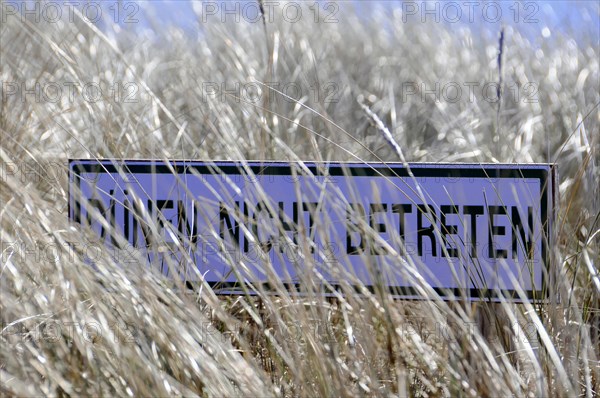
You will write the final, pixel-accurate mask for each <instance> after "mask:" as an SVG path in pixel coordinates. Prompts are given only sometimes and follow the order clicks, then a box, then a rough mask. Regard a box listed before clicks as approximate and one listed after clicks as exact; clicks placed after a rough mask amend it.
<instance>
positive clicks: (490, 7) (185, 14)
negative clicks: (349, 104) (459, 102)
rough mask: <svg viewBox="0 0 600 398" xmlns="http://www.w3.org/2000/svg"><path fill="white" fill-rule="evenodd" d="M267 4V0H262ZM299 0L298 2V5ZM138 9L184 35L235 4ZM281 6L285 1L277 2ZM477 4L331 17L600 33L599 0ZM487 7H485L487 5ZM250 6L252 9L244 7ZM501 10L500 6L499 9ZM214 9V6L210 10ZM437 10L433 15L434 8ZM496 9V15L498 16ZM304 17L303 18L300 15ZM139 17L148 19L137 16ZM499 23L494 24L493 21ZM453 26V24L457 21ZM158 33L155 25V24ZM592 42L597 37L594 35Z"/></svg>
mask: <svg viewBox="0 0 600 398" xmlns="http://www.w3.org/2000/svg"><path fill="white" fill-rule="evenodd" d="M265 2H268V0H265ZM301 2H302V1H297V3H301ZM137 3H138V4H139V5H140V14H139V15H147V16H148V17H150V18H148V19H154V20H156V21H160V25H161V26H165V27H166V26H167V25H170V24H171V25H176V26H179V27H181V28H183V29H184V30H185V31H187V32H190V33H194V31H197V30H198V27H199V23H201V22H202V21H199V20H198V16H197V14H196V13H195V12H194V9H196V10H197V11H198V10H204V11H209V12H211V13H212V14H211V15H209V16H207V18H213V19H215V20H219V19H220V18H229V19H230V20H231V18H234V17H233V16H232V15H230V14H229V15H228V14H226V12H225V11H226V10H225V8H230V9H233V7H235V3H236V2H231V1H228V2H224V1H209V2H204V6H203V2H202V1H198V0H154V1H137ZM237 3H238V4H240V6H239V7H240V10H243V7H245V6H246V7H247V8H245V10H246V12H245V13H244V11H241V13H242V18H241V21H242V23H243V22H244V21H246V23H247V21H248V20H251V19H253V18H254V16H255V15H256V14H255V12H256V10H257V8H256V7H255V6H254V4H256V2H251V1H239V2H237ZM279 3H280V4H284V3H283V1H281V2H279ZM304 3H308V4H313V5H314V4H315V2H314V0H311V1H304ZM478 3H479V5H474V6H471V7H472V8H471V10H469V6H468V5H466V4H468V3H466V2H465V1H463V0H459V1H439V2H423V1H408V2H404V5H403V2H402V1H363V2H359V1H341V2H338V3H337V4H338V6H336V7H338V8H339V10H337V12H336V14H335V16H334V18H338V19H343V18H344V13H347V12H352V13H355V12H357V11H358V12H359V13H360V14H361V15H364V16H365V17H366V16H368V14H369V12H370V10H372V9H373V5H374V4H375V5H378V6H381V7H383V8H393V7H395V8H400V9H404V11H405V14H406V15H405V18H406V21H407V22H413V23H420V22H421V20H422V19H426V23H434V18H435V17H436V16H437V17H439V18H440V22H441V23H447V24H449V25H452V26H457V27H459V26H460V25H461V24H462V25H469V26H471V27H473V28H480V27H481V28H486V27H487V28H490V29H491V30H498V29H499V27H500V26H501V25H502V24H504V25H512V26H513V27H515V28H516V29H518V30H520V31H523V32H525V33H528V34H531V35H533V36H537V35H539V34H541V33H542V32H543V31H544V28H547V30H546V31H545V32H544V33H546V34H547V33H548V31H550V32H551V33H554V32H557V31H563V32H569V33H575V34H578V32H579V33H581V32H586V33H585V34H588V35H589V34H590V33H589V32H590V30H588V29H586V28H589V27H592V28H593V29H592V32H595V34H596V36H597V35H599V34H600V19H599V16H598V13H599V11H598V10H599V5H598V2H596V1H592V0H586V1H536V2H534V1H512V0H509V1H486V0H480V1H479V2H478ZM486 3H489V4H486ZM248 4H251V5H248ZM328 4H329V2H327V1H322V0H320V1H319V2H318V6H317V7H318V8H319V11H318V12H319V13H320V16H321V17H325V16H327V15H328V14H330V13H333V12H334V11H336V9H335V8H333V6H330V5H328ZM455 5H459V6H460V12H461V15H460V18H459V17H458V14H457V8H456V7H455ZM497 6H498V7H499V8H498V7H497ZM211 7H212V8H211ZM435 7H437V11H435V10H436V8H435ZM427 10H434V11H433V13H430V14H427V13H426V11H427ZM498 10H500V14H499V15H498ZM293 11H294V10H293V9H292V8H290V10H289V11H288V12H289V14H290V16H291V17H293V15H294V12H293ZM469 12H472V15H473V18H472V19H471V20H469ZM281 13H282V11H281V7H279V11H275V15H276V16H281ZM310 13H311V14H310V15H308V17H313V16H314V13H315V11H314V8H313V10H311V11H310ZM303 17H307V15H306V14H305V15H303ZM140 19H144V20H145V19H147V18H146V17H144V16H143V17H141V18H140ZM496 19H498V21H497V22H496V21H495V20H496ZM455 20H456V22H453V21H455ZM154 28H155V29H156V25H155V26H154ZM596 39H598V38H597V37H596Z"/></svg>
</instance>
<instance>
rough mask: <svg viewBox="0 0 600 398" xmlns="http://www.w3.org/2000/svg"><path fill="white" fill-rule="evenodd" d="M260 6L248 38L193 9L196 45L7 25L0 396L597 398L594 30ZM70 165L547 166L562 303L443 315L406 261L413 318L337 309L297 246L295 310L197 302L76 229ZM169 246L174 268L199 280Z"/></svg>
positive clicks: (394, 303)
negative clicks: (552, 180) (551, 167)
mask: <svg viewBox="0 0 600 398" xmlns="http://www.w3.org/2000/svg"><path fill="white" fill-rule="evenodd" d="M30 3H31V4H34V3H37V2H30ZM82 3H83V2H82ZM109 3H110V2H109ZM250 3H251V2H242V3H238V5H240V4H241V5H240V6H239V7H240V8H239V10H237V9H235V8H234V5H235V4H236V3H233V2H228V3H227V4H228V5H229V6H230V7H231V8H232V9H233V10H234V11H235V10H237V11H235V12H238V13H239V14H240V15H238V17H239V18H238V20H236V18H235V16H236V15H235V12H234V13H233V14H231V15H228V14H225V15H222V14H221V13H220V11H221V10H220V9H219V7H223V6H224V5H223V4H224V3H219V2H200V1H197V2H192V5H193V15H194V18H195V19H196V22H195V24H194V25H193V27H192V28H191V29H190V28H189V27H188V28H185V29H184V28H182V27H180V26H177V25H176V24H167V23H165V22H164V21H162V20H161V15H160V13H159V14H145V13H143V12H142V11H143V10H142V11H140V12H139V13H137V14H135V15H133V14H131V12H133V11H135V10H137V9H136V8H135V7H134V5H133V3H128V2H117V1H114V2H112V3H110V4H109V5H106V4H105V7H104V8H102V10H103V11H104V17H103V18H102V19H99V20H98V21H95V20H94V21H92V20H91V18H90V13H89V12H90V10H89V9H86V12H87V14H86V13H84V12H83V11H82V10H83V8H81V7H79V6H72V7H63V8H62V15H61V17H60V18H59V17H58V16H57V14H53V12H55V11H56V10H55V9H53V8H52V7H54V5H56V4H59V3H56V2H55V3H52V2H39V3H37V4H38V6H39V9H35V8H34V12H30V13H28V14H26V15H23V12H22V11H23V9H22V8H19V6H18V5H19V4H22V3H14V2H3V3H2V15H0V22H1V25H0V80H1V82H2V93H1V94H2V103H1V108H0V134H1V139H0V203H1V206H0V224H1V229H0V231H1V232H0V241H1V246H0V250H1V253H0V258H1V265H0V331H1V333H0V393H1V394H2V396H15V397H17V396H18V397H29V396H71V397H83V396H94V397H96V396H115V397H117V396H132V397H133V396H136V397H137V396H144V397H164V396H201V397H271V396H272V397H296V396H298V397H338V396H339V397H354V396H357V397H358V396H364V397H367V396H385V397H392V396H398V397H480V396H481V397H596V396H598V395H599V394H600V274H599V271H598V268H599V264H600V150H599V149H600V111H599V106H600V66H599V62H600V61H599V60H600V22H599V21H600V6H599V5H598V4H597V3H596V2H579V3H577V4H575V5H573V7H579V8H578V9H580V12H581V15H582V17H581V23H580V24H578V25H577V26H575V25H573V24H569V23H565V24H562V25H560V27H556V26H545V25H544V21H545V18H546V16H547V13H549V12H552V11H551V10H548V9H545V8H543V7H542V8H540V9H539V10H538V11H539V13H538V14H537V15H536V17H537V19H539V20H540V21H541V22H538V23H537V24H533V25H532V24H527V23H526V22H524V19H523V15H525V11H530V10H529V9H526V8H524V7H525V6H527V4H529V3H528V2H525V3H519V4H521V6H520V7H522V9H521V11H522V14H521V15H520V16H519V19H518V21H517V22H515V21H514V20H513V19H512V14H511V17H510V18H509V21H508V22H507V23H486V21H481V20H480V19H481V18H480V17H478V16H477V14H476V16H475V18H476V21H475V22H473V23H469V22H468V21H467V23H460V24H455V23H449V22H448V21H444V18H443V15H442V18H441V20H440V21H439V22H435V21H431V20H430V21H426V22H422V21H421V17H420V15H419V14H416V15H413V14H411V13H409V12H408V11H412V10H413V9H412V8H411V9H408V8H406V7H404V8H403V6H402V4H401V3H397V4H396V3H391V2H390V3H386V2H384V3H375V2H373V3H371V2H363V3H358V2H335V3H326V2H322V3H319V2H318V3H308V2H296V3H284V2H280V3H277V4H275V5H273V4H271V3H269V4H267V3H268V2H265V3H263V2H258V3H252V4H253V7H254V8H253V9H250V8H245V7H246V6H247V4H250ZM14 4H17V6H14ZM60 4H62V3H60ZM135 4H138V3H135ZM289 4H293V5H294V9H291V8H290V6H289ZM415 4H416V6H417V7H418V6H419V5H420V4H421V3H415ZM440 4H442V3H440ZM515 4H517V3H515ZM141 5H142V6H143V5H144V3H141ZM286 5H288V7H287V9H286V12H288V13H287V14H284V13H283V9H284V8H285V7H286ZM32 7H34V6H32ZM110 7H118V8H119V10H121V13H120V14H119V15H118V18H117V16H116V14H112V13H109V12H112V11H114V8H110ZM248 7H249V6H248ZM296 7H297V8H296ZM311 7H312V8H311ZM67 8H68V9H67ZM142 8H143V7H142ZM298 9H299V10H301V12H300V14H296V13H297V10H298ZM36 10H37V11H36ZM261 10H262V13H261ZM317 10H318V12H317ZM69 11H70V13H69ZM557 12H559V11H557ZM36 13H38V14H36ZM244 13H246V14H244ZM129 17H132V19H131V20H128V19H127V18H129ZM292 17H293V18H292ZM477 18H479V19H477ZM129 22H131V23H129ZM497 88H499V89H497ZM77 158H85V159H96V158H98V159H123V158H125V159H157V160H167V159H198V160H208V161H210V160H233V161H239V162H242V163H243V162H245V161H250V160H278V161H293V162H303V161H316V162H345V161H351V162H355V163H362V162H402V163H404V162H432V163H438V162H453V163H460V162H468V163H500V162H502V163H555V164H556V166H557V167H558V173H559V181H558V187H557V190H558V196H559V200H558V203H557V205H556V206H557V209H556V218H555V220H554V225H553V231H552V233H551V236H547V237H545V238H546V239H548V240H549V242H551V245H550V246H549V252H550V262H549V270H548V275H547V277H548V280H549V281H550V283H549V284H548V285H547V286H546V287H545V288H546V289H547V293H548V300H547V301H546V302H539V301H529V300H524V302H522V303H515V302H511V301H510V300H500V301H496V302H490V301H486V300H480V301H472V302H471V301H469V300H467V299H465V298H464V297H455V298H453V299H450V300H445V299H443V298H441V297H440V296H439V295H438V294H437V293H436V291H434V290H433V289H432V288H431V286H429V285H428V284H427V283H426V282H424V278H423V276H422V275H420V274H419V272H417V271H416V268H415V267H414V264H406V262H400V260H398V262H397V263H396V262H393V261H392V262H391V263H389V264H387V266H388V267H390V268H391V269H394V267H396V268H398V267H403V268H402V269H403V270H405V272H406V275H408V276H407V278H409V279H410V280H411V283H413V284H414V286H416V287H417V288H418V289H417V290H418V292H419V297H418V300H398V299H395V298H394V296H393V295H392V294H391V293H390V292H389V291H387V290H385V289H382V288H380V287H381V286H379V287H378V286H375V287H374V288H373V289H367V288H366V287H365V286H364V285H363V281H361V280H360V279H359V278H353V277H352V275H346V277H347V278H346V281H345V282H344V283H342V284H341V286H340V288H339V290H337V291H335V290H329V291H328V290H327V283H325V284H324V281H323V279H322V277H321V276H320V274H319V273H318V272H315V271H314V270H315V269H317V268H318V267H320V266H322V265H323V259H321V258H319V257H318V256H315V255H313V251H312V250H311V248H310V245H308V244H306V242H299V243H298V244H297V245H296V246H295V248H296V250H297V254H298V255H299V256H301V257H302V258H303V259H304V260H303V264H302V266H303V270H304V269H305V270H306V271H302V272H301V275H302V277H301V283H300V284H299V285H300V287H299V289H298V290H293V289H292V290H290V289H288V288H286V286H285V284H284V283H282V281H281V280H279V279H278V278H277V277H276V275H275V274H274V273H273V272H270V270H271V268H270V267H271V264H270V260H269V259H268V258H265V259H262V260H261V267H263V269H264V270H265V273H266V274H268V275H269V280H268V282H269V283H268V288H267V284H264V285H260V286H255V287H254V291H253V292H250V291H246V292H245V293H243V294H239V295H219V294H216V293H215V291H214V290H213V289H211V287H210V286H208V285H206V284H198V285H196V286H194V288H193V289H188V288H187V287H186V286H184V285H182V283H181V281H179V280H177V278H175V279H173V278H165V277H164V276H162V275H161V274H160V272H157V270H156V269H155V268H156V267H153V266H149V265H148V262H147V260H146V258H144V256H143V255H140V252H138V251H137V250H135V248H133V249H132V248H127V247H124V249H122V250H116V249H115V248H114V247H112V248H111V247H109V246H107V245H105V244H103V243H102V241H100V240H99V239H98V236H96V234H95V233H94V231H92V230H90V228H87V227H84V226H82V225H79V224H76V223H73V222H72V221H70V220H69V217H68V216H69V213H68V206H67V203H68V184H69V173H68V160H69V159H77ZM332 197H333V196H332ZM264 199H265V200H268V198H264ZM336 200H339V201H340V203H342V202H343V200H344V198H342V197H340V198H338V199H336ZM326 224H327V218H322V219H317V221H316V225H315V231H316V232H315V233H317V234H319V233H325V232H324V231H327V228H328V226H327V225H326ZM106 226H107V228H108V231H107V233H108V234H113V236H115V239H117V240H118V239H121V238H119V237H118V236H117V235H118V233H117V231H111V230H110V226H109V225H108V224H107V225H106ZM273 228H275V229H282V228H285V226H284V225H282V223H281V222H279V223H278V222H275V223H274V225H273ZM361 228H362V230H363V231H362V233H363V234H365V236H368V237H370V239H373V240H377V239H378V238H377V231H375V230H373V228H371V227H370V226H369V225H366V224H365V225H361ZM150 229H153V230H156V225H151V226H150ZM203 233H206V234H217V235H218V232H216V231H203ZM215 236H216V235H215ZM159 239H160V238H159ZM162 243H165V242H162ZM184 243H189V242H184ZM157 244H158V245H159V246H160V244H161V242H160V241H159V242H157ZM340 244H342V243H340ZM165 246H168V248H169V250H171V251H172V252H171V253H170V254H172V256H167V258H170V259H171V260H167V266H168V267H170V269H176V268H177V267H181V266H182V263H185V262H186V261H187V262H188V263H189V259H190V257H189V253H188V252H186V250H187V249H186V248H189V245H187V244H179V245H177V244H176V245H173V244H171V245H165ZM365 258H366V257H365ZM343 260H344V259H343V258H342V259H341V261H342V262H343ZM409 263H410V262H409ZM188 265H189V264H188ZM230 265H231V267H232V269H233V270H234V271H235V272H242V271H243V270H244V269H245V268H244V267H245V265H244V264H242V263H241V262H236V261H233V260H232V261H231V262H230ZM365 267H367V268H368V267H373V265H372V264H370V263H369V264H367V260H365ZM332 272H333V271H332ZM403 272H404V271H403ZM197 276H198V275H197ZM198 277H200V276H198ZM324 291H325V292H328V293H329V294H325V295H324V294H322V293H323V292H324Z"/></svg>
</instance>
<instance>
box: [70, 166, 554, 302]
mask: <svg viewBox="0 0 600 398" xmlns="http://www.w3.org/2000/svg"><path fill="white" fill-rule="evenodd" d="M408 166H409V167H408V168H407V167H404V165H402V164H399V163H386V164H384V163H368V164H366V163H284V162H244V163H242V162H225V161H217V162H202V161H169V162H168V163H165V162H163V161H159V160H118V161H115V160H71V161H70V165H69V169H70V184H69V217H70V219H71V220H73V221H74V222H77V223H80V224H84V225H87V226H89V227H90V228H92V229H93V230H94V231H95V232H96V233H97V234H98V236H99V238H100V239H101V240H102V242H104V243H105V244H106V245H109V246H112V247H115V246H118V247H124V246H126V247H127V248H129V249H133V250H136V251H138V252H141V253H142V254H143V256H144V257H145V258H147V259H148V261H149V263H151V264H159V265H161V266H162V265H164V264H165V263H168V261H167V260H168V259H167V257H169V259H170V260H173V261H172V262H171V263H173V262H175V263H178V264H182V266H181V268H180V270H179V271H178V272H179V276H181V277H184V278H185V279H186V280H188V281H192V282H193V281H199V280H200V278H204V280H206V281H207V282H208V283H210V284H211V286H213V287H215V289H220V288H222V289H223V290H222V291H223V292H225V291H226V292H229V293H231V292H234V291H235V290H236V289H237V288H239V287H240V286H242V285H243V284H244V283H245V282H251V283H252V284H253V285H254V286H256V285H257V284H261V283H266V282H267V281H268V280H269V278H273V277H276V278H279V279H280V280H282V281H283V282H284V283H285V284H287V285H288V286H290V285H291V286H301V285H302V283H303V281H304V280H306V278H307V276H308V275H312V276H317V278H320V280H321V281H323V283H324V284H329V285H331V286H333V287H336V286H339V285H340V283H341V282H342V281H344V280H346V281H354V282H350V283H354V284H355V282H356V281H360V282H361V283H362V284H364V285H366V286H367V287H370V288H373V286H376V285H379V286H385V287H386V288H388V289H390V291H391V292H392V293H393V294H394V295H395V296H396V297H407V298H408V297H411V298H415V297H419V296H422V294H423V290H422V288H419V286H420V285H422V284H423V282H426V283H428V284H429V285H431V286H432V287H433V288H434V289H435V290H436V291H437V292H438V293H439V294H440V295H441V296H442V297H447V298H448V297H452V296H453V295H457V296H458V295H461V294H466V295H467V296H469V297H471V298H472V299H481V298H489V299H498V297H499V294H498V293H501V294H502V296H505V297H509V298H511V299H513V300H517V301H518V298H517V294H516V292H517V290H518V288H520V289H523V290H524V291H525V292H526V294H527V296H528V297H529V298H530V299H544V298H546V294H547V293H546V292H547V289H545V283H546V280H547V267H548V262H549V261H548V257H549V256H548V247H549V239H550V237H551V234H550V232H551V227H552V222H553V214H554V213H553V212H554V206H553V204H554V198H555V194H554V192H555V189H556V169H555V167H554V166H553V165H550V164H425V163H413V164H409V165H408ZM182 252H185V254H184V253H182ZM190 259H191V260H190ZM185 264H187V266H186V265H185ZM232 264H235V266H232ZM190 265H191V267H190ZM194 269H195V270H194ZM172 272H173V271H172V267H171V268H168V267H165V268H164V273H172ZM313 280H314V278H313ZM517 285H518V286H517Z"/></svg>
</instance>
